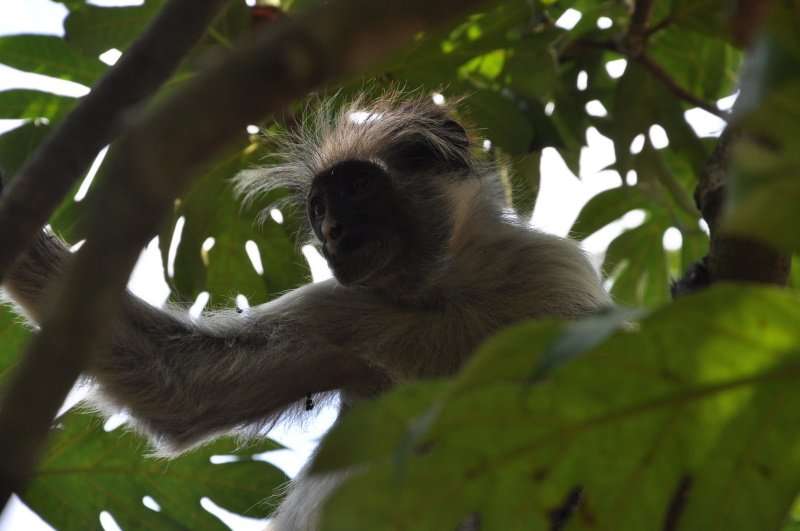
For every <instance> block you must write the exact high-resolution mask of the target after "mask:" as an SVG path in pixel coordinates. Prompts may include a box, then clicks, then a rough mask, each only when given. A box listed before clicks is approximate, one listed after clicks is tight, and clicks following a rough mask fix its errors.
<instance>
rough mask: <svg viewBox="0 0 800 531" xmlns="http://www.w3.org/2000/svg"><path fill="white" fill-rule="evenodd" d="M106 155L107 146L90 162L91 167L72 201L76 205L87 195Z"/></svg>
mask: <svg viewBox="0 0 800 531" xmlns="http://www.w3.org/2000/svg"><path fill="white" fill-rule="evenodd" d="M106 153H108V146H106V147H104V148H103V149H101V150H100V153H98V154H97V156H96V157H95V158H94V162H92V165H91V166H90V167H89V171H88V172H86V177H84V178H83V181H82V182H81V185H80V187H79V188H78V191H77V192H75V197H74V199H75V202H76V203H79V202H81V201H83V199H84V198H85V197H86V194H87V193H89V188H90V187H91V186H92V182H93V181H94V178H95V176H96V175H97V171H98V170H99V169H100V165H101V164H103V160H105V158H106Z"/></svg>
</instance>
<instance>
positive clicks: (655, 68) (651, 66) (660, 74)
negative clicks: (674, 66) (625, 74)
mask: <svg viewBox="0 0 800 531" xmlns="http://www.w3.org/2000/svg"><path fill="white" fill-rule="evenodd" d="M634 60H636V61H637V62H638V63H639V64H641V65H642V66H644V67H645V68H647V69H648V70H649V71H650V73H651V74H653V76H654V77H655V78H656V79H658V80H659V81H661V83H663V84H664V86H666V87H667V88H668V89H669V91H670V92H672V93H673V94H674V95H675V96H677V97H678V98H680V99H682V100H683V101H685V102H687V103H691V104H692V105H694V106H696V107H700V108H701V109H703V110H704V111H707V112H710V113H711V114H713V115H715V116H718V117H719V118H721V119H723V120H725V121H726V122H727V121H728V118H729V116H728V113H727V112H725V111H723V110H720V109H718V108H717V107H716V106H715V105H712V104H710V103H708V102H707V101H705V100H703V99H701V98H698V97H697V96H695V95H694V94H692V93H691V92H689V91H688V90H686V89H685V88H683V87H681V86H680V85H678V83H676V82H675V80H674V79H672V77H670V75H669V74H668V73H667V71H666V70H664V69H663V68H661V66H660V65H659V64H658V63H656V62H655V61H653V60H652V59H651V58H650V57H649V56H647V55H646V54H641V55H639V56H638V57H636V58H635V59H634Z"/></svg>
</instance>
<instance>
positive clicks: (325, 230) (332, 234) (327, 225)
mask: <svg viewBox="0 0 800 531" xmlns="http://www.w3.org/2000/svg"><path fill="white" fill-rule="evenodd" d="M322 236H323V237H324V238H325V239H326V240H327V241H331V242H335V241H336V240H338V239H339V238H340V237H341V236H342V225H341V223H339V222H337V221H336V220H335V219H330V218H325V220H324V221H323V222H322Z"/></svg>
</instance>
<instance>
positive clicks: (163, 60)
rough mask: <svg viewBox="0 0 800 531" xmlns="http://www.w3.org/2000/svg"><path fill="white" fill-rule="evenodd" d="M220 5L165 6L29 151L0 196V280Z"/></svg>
mask: <svg viewBox="0 0 800 531" xmlns="http://www.w3.org/2000/svg"><path fill="white" fill-rule="evenodd" d="M224 3H225V0H203V1H197V0H171V1H170V2H169V3H168V4H167V5H166V6H165V7H164V8H163V9H162V11H161V12H160V13H159V14H158V16H157V17H156V18H155V19H154V20H153V22H152V23H151V24H150V26H149V27H148V28H147V29H146V30H145V31H144V33H142V35H141V37H139V38H138V39H137V40H136V42H134V43H133V45H132V46H131V47H130V48H129V49H128V50H127V51H126V52H125V53H124V54H123V55H122V58H121V59H120V61H119V62H118V63H117V64H116V65H114V66H113V67H112V68H111V69H110V70H109V71H108V73H107V74H106V75H105V76H103V78H102V79H101V80H100V81H99V82H98V83H97V84H96V85H95V86H94V87H93V88H92V91H91V92H90V93H89V95H88V96H86V97H85V98H83V100H82V101H81V102H80V103H79V104H78V106H77V107H76V108H75V110H74V111H73V112H72V113H70V114H69V116H67V118H66V119H65V120H64V121H63V122H61V124H59V126H58V127H57V128H56V130H55V131H53V132H52V133H51V134H50V136H49V137H48V138H47V139H46V140H45V141H44V142H43V143H42V144H41V145H40V146H39V147H38V148H37V149H36V151H35V152H34V154H33V155H32V156H31V157H30V158H29V159H28V161H27V162H26V164H25V165H24V166H23V167H22V169H21V170H20V171H19V173H18V174H17V176H16V177H14V178H13V179H12V180H11V182H10V183H9V185H8V187H7V188H6V191H5V193H4V194H3V196H2V197H0V242H1V243H2V245H0V279H2V277H3V275H4V274H5V273H6V271H8V268H9V267H10V266H11V265H12V264H13V263H14V261H15V260H16V259H17V258H18V257H19V255H20V254H21V253H22V251H24V250H25V248H26V247H27V246H28V245H29V244H30V242H32V241H33V240H34V237H35V235H36V233H37V232H38V231H39V230H40V229H41V228H42V226H43V225H44V224H45V223H46V222H47V219H48V218H49V217H50V214H52V212H53V211H54V210H55V208H56V207H57V206H58V204H59V203H60V202H61V201H62V200H63V199H64V197H65V196H66V195H67V192H69V190H70V188H71V187H72V185H73V184H74V183H75V182H76V181H77V180H78V179H79V178H81V177H82V176H83V175H84V174H85V173H86V170H87V169H88V168H89V165H90V164H91V162H92V160H94V158H95V157H96V156H97V153H98V152H99V151H100V150H101V149H102V148H103V146H105V145H107V144H108V143H109V142H111V140H112V139H113V138H114V137H115V136H116V135H117V134H118V133H119V125H120V118H121V117H122V116H123V115H124V113H125V112H126V111H129V110H130V109H131V108H133V107H134V106H136V105H137V104H139V103H140V102H142V101H144V100H146V99H147V98H148V97H150V96H151V95H152V94H153V93H155V91H156V90H157V89H158V88H159V87H160V86H161V85H162V84H163V83H164V81H165V80H166V79H167V78H169V76H170V75H172V73H173V72H174V71H175V69H176V68H177V66H178V65H179V64H180V61H181V60H182V59H183V57H184V56H185V55H186V53H187V52H188V51H189V50H190V49H191V48H192V47H193V46H194V44H195V43H196V42H197V41H198V40H199V39H200V37H202V36H203V34H204V33H205V30H206V28H207V27H208V25H209V24H210V23H211V21H212V20H213V19H214V16H215V15H216V13H217V12H218V11H219V8H220V7H221V6H222V5H223V4H224ZM176 30H177V31H176Z"/></svg>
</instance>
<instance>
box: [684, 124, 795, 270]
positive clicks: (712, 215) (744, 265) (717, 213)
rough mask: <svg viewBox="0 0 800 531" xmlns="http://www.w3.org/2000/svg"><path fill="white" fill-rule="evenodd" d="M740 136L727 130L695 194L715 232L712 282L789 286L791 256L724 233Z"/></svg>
mask: <svg viewBox="0 0 800 531" xmlns="http://www.w3.org/2000/svg"><path fill="white" fill-rule="evenodd" d="M738 136H739V134H738V133H737V132H736V130H735V129H734V128H732V127H729V128H728V129H726V130H725V132H724V133H723V135H722V136H721V137H720V139H719V142H718V143H717V146H716V148H715V149H714V153H713V154H712V155H711V158H710V159H709V161H708V164H707V165H706V171H705V172H704V174H703V175H702V176H701V178H700V182H699V183H698V185H697V190H696V191H695V199H696V201H697V204H698V206H699V207H700V210H701V212H702V213H703V219H705V220H706V223H708V226H709V228H710V230H711V244H710V249H709V255H708V260H707V266H708V269H709V275H710V280H711V281H712V282H716V281H737V282H759V283H765V284H777V285H785V284H786V282H787V281H788V279H789V268H790V265H791V259H790V257H789V256H788V255H784V254H781V253H780V252H778V251H777V250H775V249H773V248H772V247H770V246H769V245H766V244H764V243H763V242H760V241H757V240H754V239H751V238H744V237H741V236H732V235H729V234H725V233H724V232H722V231H720V227H719V222H720V220H721V218H722V214H723V208H724V205H725V186H726V183H727V180H728V179H727V177H728V171H729V165H730V159H731V149H732V146H733V144H734V143H735V142H736V139H737V137H738Z"/></svg>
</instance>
